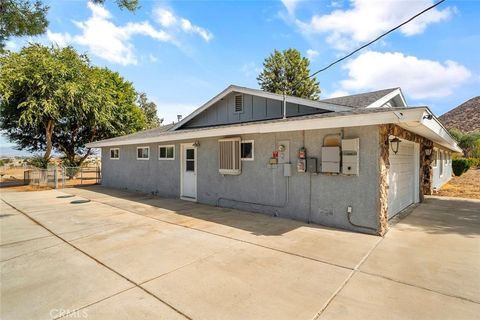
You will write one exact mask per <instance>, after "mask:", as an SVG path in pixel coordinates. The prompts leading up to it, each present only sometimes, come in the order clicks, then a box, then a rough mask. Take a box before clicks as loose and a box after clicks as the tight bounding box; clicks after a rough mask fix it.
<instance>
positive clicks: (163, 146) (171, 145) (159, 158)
mask: <svg viewBox="0 0 480 320" xmlns="http://www.w3.org/2000/svg"><path fill="white" fill-rule="evenodd" d="M160 148H165V155H167V148H173V158H168V157H165V158H161V157H160ZM158 160H175V145H174V144H165V145H159V146H158Z"/></svg>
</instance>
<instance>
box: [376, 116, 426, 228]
mask: <svg viewBox="0 0 480 320" xmlns="http://www.w3.org/2000/svg"><path fill="white" fill-rule="evenodd" d="M379 133H380V140H379V141H380V157H379V171H380V181H379V183H380V188H379V205H378V214H379V217H378V234H379V235H383V234H385V232H386V231H387V229H388V168H389V166H390V160H389V152H390V151H389V148H390V141H389V139H388V138H389V136H390V135H393V136H396V137H398V138H400V139H404V140H408V141H413V142H416V143H418V144H420V170H419V172H420V180H419V181H420V182H421V186H420V188H419V189H420V202H422V201H423V199H424V197H423V196H424V195H425V194H427V195H429V194H432V173H433V170H432V166H431V160H432V159H431V155H430V156H427V155H426V154H425V149H433V142H432V141H431V140H428V139H427V138H425V137H422V136H419V135H417V134H415V133H413V132H410V131H408V130H405V129H403V128H401V127H399V126H397V125H394V124H385V125H381V126H380V130H379Z"/></svg>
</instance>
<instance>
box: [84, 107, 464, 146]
mask: <svg viewBox="0 0 480 320" xmlns="http://www.w3.org/2000/svg"><path fill="white" fill-rule="evenodd" d="M428 114H430V115H432V116H433V114H432V112H431V111H430V110H429V109H428V108H427V107H415V108H407V107H405V108H377V109H367V108H350V110H348V111H339V112H329V113H320V114H312V115H306V116H299V117H291V118H286V119H273V120H262V121H254V122H246V123H236V124H228V125H219V126H215V127H202V128H192V129H183V130H173V129H170V130H164V129H163V128H161V127H160V128H157V129H152V130H147V131H142V132H138V133H136V134H131V135H128V136H123V137H117V138H112V139H107V140H102V141H98V142H93V143H89V144H87V147H89V148H101V147H111V146H119V145H132V144H146V143H156V142H166V141H175V140H184V139H199V138H206V137H217V136H231V135H241V134H252V133H268V132H286V131H295V130H314V129H327V128H339V127H355V126H366V125H378V124H385V123H395V124H397V125H399V126H401V127H403V128H405V129H407V130H409V131H412V132H414V133H417V134H419V135H422V136H424V137H427V138H429V139H431V140H432V141H434V142H436V143H437V144H439V145H442V146H444V147H445V148H448V149H450V150H453V151H456V152H461V149H459V148H458V146H457V145H456V142H455V140H453V138H451V137H450V135H449V134H448V132H447V131H446V130H445V129H444V128H443V126H442V125H441V124H440V122H439V121H438V119H436V118H435V116H433V118H432V120H428V119H426V118H425V115H428ZM367 115H368V116H367Z"/></svg>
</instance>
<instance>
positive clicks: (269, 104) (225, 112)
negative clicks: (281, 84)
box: [183, 93, 325, 128]
mask: <svg viewBox="0 0 480 320" xmlns="http://www.w3.org/2000/svg"><path fill="white" fill-rule="evenodd" d="M235 95H236V93H231V94H229V95H227V96H226V97H224V98H223V99H222V100H220V101H218V102H217V103H215V104H214V105H213V106H211V107H210V108H208V109H207V110H205V111H204V112H202V113H201V114H199V115H198V116H196V117H195V118H193V119H192V120H190V121H189V122H188V123H186V124H185V125H184V127H183V128H194V127H204V126H211V125H219V124H228V123H239V122H248V121H256V120H265V119H276V118H281V117H282V115H283V105H282V101H278V100H272V99H266V98H262V97H257V96H252V95H248V94H243V103H244V105H243V112H235ZM321 112H325V111H324V110H320V109H316V108H312V107H308V106H303V105H298V104H292V103H287V116H299V115H306V114H313V113H321Z"/></svg>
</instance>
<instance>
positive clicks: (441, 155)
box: [440, 151, 443, 177]
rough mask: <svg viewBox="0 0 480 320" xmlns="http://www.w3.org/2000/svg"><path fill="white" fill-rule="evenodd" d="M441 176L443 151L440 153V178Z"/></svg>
mask: <svg viewBox="0 0 480 320" xmlns="http://www.w3.org/2000/svg"><path fill="white" fill-rule="evenodd" d="M441 176H443V151H440V177H441Z"/></svg>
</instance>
